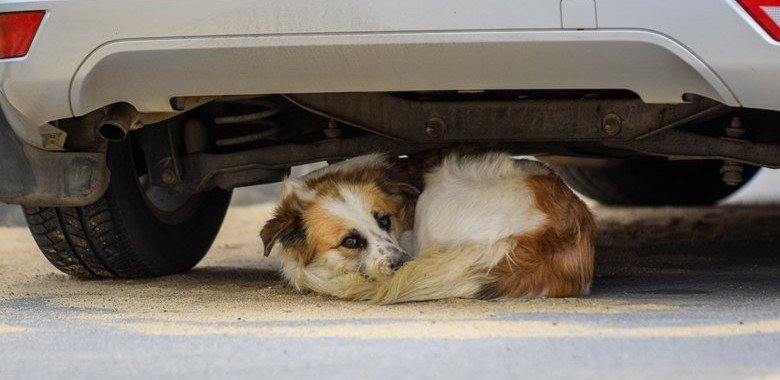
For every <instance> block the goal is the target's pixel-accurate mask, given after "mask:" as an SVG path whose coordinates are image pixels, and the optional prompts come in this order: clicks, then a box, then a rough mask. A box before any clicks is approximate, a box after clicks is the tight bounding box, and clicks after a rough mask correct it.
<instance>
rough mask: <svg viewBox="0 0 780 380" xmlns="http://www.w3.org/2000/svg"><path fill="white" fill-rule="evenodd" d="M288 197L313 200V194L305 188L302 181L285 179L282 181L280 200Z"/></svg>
mask: <svg viewBox="0 0 780 380" xmlns="http://www.w3.org/2000/svg"><path fill="white" fill-rule="evenodd" d="M289 197H295V198H297V199H299V200H304V201H310V200H312V199H313V198H314V193H313V192H312V190H311V189H309V188H308V187H307V186H306V183H305V182H304V181H302V180H300V179H295V178H290V177H287V178H285V179H284V180H282V199H286V198H289Z"/></svg>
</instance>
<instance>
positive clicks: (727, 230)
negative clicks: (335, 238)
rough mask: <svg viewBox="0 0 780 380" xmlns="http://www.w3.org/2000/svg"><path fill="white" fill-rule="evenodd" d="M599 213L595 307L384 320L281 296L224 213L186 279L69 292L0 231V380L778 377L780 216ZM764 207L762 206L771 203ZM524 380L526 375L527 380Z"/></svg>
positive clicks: (454, 309)
mask: <svg viewBox="0 0 780 380" xmlns="http://www.w3.org/2000/svg"><path fill="white" fill-rule="evenodd" d="M767 183H768V185H761V186H759V187H760V189H759V190H760V191H759V192H753V193H749V194H748V195H747V196H738V197H737V198H735V199H734V200H733V201H732V202H730V203H731V204H726V205H723V206H719V207H713V208H687V209H672V208H661V209H607V208H603V207H596V208H595V211H596V215H597V219H598V222H599V226H600V230H601V235H600V238H599V243H598V262H597V273H598V277H597V279H596V281H595V283H594V286H593V295H592V296H590V297H587V298H581V299H543V300H501V301H494V302H486V301H474V300H445V301H437V302H425V303H413V304H403V305H392V306H372V305H367V304H362V303H352V302H344V301H339V300H334V299H331V298H327V297H322V296H317V295H301V294H296V293H295V292H293V291H292V290H290V289H288V288H285V287H284V286H282V284H281V283H280V281H279V278H278V276H277V275H276V273H275V271H274V268H275V266H276V263H275V262H274V261H273V260H271V259H267V258H263V257H262V255H261V254H260V243H259V238H258V236H257V232H258V230H259V228H260V226H261V225H262V224H263V222H264V221H265V220H266V218H267V217H268V216H269V212H270V206H269V205H267V204H261V205H253V206H245V207H233V208H231V210H230V211H229V215H228V217H227V219H226V221H225V225H224V227H223V232H222V233H221V235H220V236H219V237H218V239H217V241H216V242H215V244H214V246H213V248H212V250H211V252H210V253H209V255H208V256H207V257H206V258H205V259H204V261H203V262H202V263H201V264H200V265H199V266H198V267H197V268H196V269H195V270H193V271H192V272H190V273H187V274H183V275H177V276H171V277H167V278H161V279H154V280H132V281H81V280H76V279H72V278H69V277H67V276H65V275H62V274H60V273H58V272H56V271H54V270H53V269H52V267H51V266H50V265H49V264H48V263H47V262H46V261H45V259H44V258H43V256H42V255H41V254H40V253H39V252H38V251H37V248H36V247H35V246H34V243H33V241H32V238H31V237H30V235H29V233H28V232H27V230H26V229H24V228H21V227H7V228H0V239H1V240H0V241H2V245H0V379H11V378H54V377H57V378H80V379H81V378H104V377H106V376H110V377H112V378H139V377H140V378H163V377H171V376H177V377H184V376H187V377H189V378H228V377H229V378H257V377H260V378H263V377H268V378H271V377H273V378H275V379H278V378H294V377H336V376H340V377H342V376H343V377H358V378H389V377H413V378H441V377H444V378H463V379H466V378H468V379H472V378H489V377H496V378H516V377H518V376H529V375H545V376H547V377H553V378H577V377H602V378H626V377H631V378H658V377H664V378H666V377H675V378H764V377H773V376H774V377H777V376H779V375H780V361H778V358H780V255H778V254H777V252H778V249H777V243H778V241H780V234H778V231H780V227H778V226H779V225H780V206H773V205H770V204H767V203H766V201H767V200H768V199H765V198H762V196H759V195H757V194H759V193H760V194H764V193H766V194H771V192H768V191H765V190H767V188H766V186H770V187H774V186H775V185H776V184H778V183H780V182H778V181H769V182H767ZM770 190H771V189H770ZM534 377H535V376H534Z"/></svg>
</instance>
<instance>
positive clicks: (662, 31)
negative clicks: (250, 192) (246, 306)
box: [0, 0, 780, 278]
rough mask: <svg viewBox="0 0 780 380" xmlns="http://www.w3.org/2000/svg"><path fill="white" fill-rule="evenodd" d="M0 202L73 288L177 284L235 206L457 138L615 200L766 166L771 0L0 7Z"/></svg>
mask: <svg viewBox="0 0 780 380" xmlns="http://www.w3.org/2000/svg"><path fill="white" fill-rule="evenodd" d="M0 31H2V35H0V108H2V112H1V113H0V156H1V157H0V178H3V180H2V182H0V201H2V202H5V203H12V204H20V205H22V206H23V208H24V212H25V215H26V218H27V221H28V224H29V227H30V230H31V231H32V234H33V236H34V237H35V240H36V242H37V244H38V245H39V247H40V249H41V251H42V252H43V254H44V255H45V256H46V257H47V258H48V259H49V260H50V261H51V262H52V264H54V266H56V267H57V268H59V269H60V270H62V271H63V272H65V273H68V274H71V275H73V276H78V277H102V278H133V277H151V276H160V275H166V274H172V273H179V272H183V271H186V270H189V269H190V268H192V267H193V266H194V265H195V264H197V263H198V261H199V260H200V259H201V258H202V257H203V255H204V254H205V253H206V252H207V251H208V249H209V246H210V245H211V243H212V241H213V239H214V237H215V236H216V234H217V232H218V231H219V228H220V224H221V222H222V219H223V217H224V215H225V212H226V210H227V208H228V205H229V202H230V197H231V191H232V189H234V188H237V187H241V186H250V185H256V184H263V183H273V182H278V181H280V180H281V179H282V178H283V177H284V176H285V175H287V173H288V172H289V170H290V168H291V167H292V166H295V165H300V164H305V163H310V162H318V161H329V162H333V161H338V160H342V159H345V158H348V157H352V156H356V155H360V154H366V153H370V152H376V151H386V152H390V153H392V154H395V155H398V156H407V157H415V156H420V155H423V154H425V153H426V152H430V151H436V150H447V149H451V148H455V147H460V146H464V145H468V146H470V147H475V148H477V149H497V150H505V151H509V152H512V153H514V154H518V155H531V156H535V157H537V158H538V159H540V160H543V161H546V162H548V163H549V164H550V165H553V166H554V167H556V168H557V170H558V171H559V172H560V173H561V175H562V176H563V177H564V178H565V179H566V180H567V181H568V183H569V184H570V185H571V186H573V187H574V188H575V189H577V190H578V191H580V192H581V193H583V194H584V195H587V196H589V197H592V198H595V199H596V200H598V201H600V202H602V203H605V204H608V205H642V206H653V205H696V204H712V203H715V202H717V201H718V200H720V199H722V198H724V197H726V196H728V195H729V194H731V193H733V192H734V191H735V190H736V189H738V188H739V187H740V186H741V185H742V184H744V183H745V182H746V181H747V180H749V179H750V178H751V177H752V176H753V175H755V173H756V171H757V170H758V169H759V168H760V167H773V168H776V167H780V145H778V144H780V0H699V1H673V0H514V1H502V0H484V1H463V0H429V1H422V2H421V1H414V0H396V1H379V0H330V1H315V0H287V1H281V2H280V1H269V0H235V1H229V2H225V1H211V0H203V1H187V0H168V1H151V0H104V1H87V0H71V1H53V0H52V1H47V0H39V1H30V0H20V1H14V0H11V1H4V2H2V3H0Z"/></svg>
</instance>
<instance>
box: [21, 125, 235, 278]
mask: <svg viewBox="0 0 780 380" xmlns="http://www.w3.org/2000/svg"><path fill="white" fill-rule="evenodd" d="M128 140H129V139H128ZM138 149H139V148H137V147H136V146H134V145H133V144H132V142H130V141H125V142H121V143H112V144H110V145H109V149H108V153H107V154H108V157H107V162H108V167H109V169H110V171H111V181H110V184H109V186H108V190H106V193H105V194H104V195H103V196H102V197H101V198H100V199H99V200H98V201H97V202H95V203H93V204H90V205H87V206H83V207H25V208H24V211H25V216H26V218H27V223H28V225H29V228H30V231H31V232H32V235H33V237H34V238H35V241H36V243H37V244H38V247H40V249H41V251H42V252H43V254H44V255H45V256H46V258H47V259H48V260H49V261H50V262H51V263H52V264H54V266H55V267H57V269H59V270H61V271H63V272H65V273H67V274H70V275H73V276H76V277H84V278H95V277H99V278H100V277H102V278H136V277H155V276H162V275H167V274H173V273H180V272H185V271H187V270H189V269H191V268H192V267H193V266H195V264H197V263H198V262H199V261H200V259H201V258H203V256H204V255H205V254H206V252H207V251H208V249H209V247H210V246H211V243H212V242H213V241H214V238H215V237H216V235H217V232H218V231H219V227H220V225H221V224H222V220H223V218H224V216H225V212H226V211H227V208H228V205H229V203H230V196H231V192H230V191H224V190H219V189H217V190H211V191H208V192H204V193H200V194H196V195H192V196H190V195H183V194H179V193H172V192H170V191H167V190H165V189H162V188H160V187H154V186H150V185H149V183H148V180H147V177H148V176H147V175H146V169H145V162H144V161H143V158H142V157H143V156H142V155H140V156H139V154H138V152H139V151H138ZM134 157H135V159H134ZM136 162H138V163H139V164H138V165H136V164H135V163H136Z"/></svg>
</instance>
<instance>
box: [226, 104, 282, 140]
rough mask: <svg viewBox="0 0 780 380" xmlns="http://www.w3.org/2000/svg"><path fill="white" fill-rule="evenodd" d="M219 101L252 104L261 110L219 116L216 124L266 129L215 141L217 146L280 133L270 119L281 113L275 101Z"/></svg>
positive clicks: (269, 136) (270, 136)
mask: <svg viewBox="0 0 780 380" xmlns="http://www.w3.org/2000/svg"><path fill="white" fill-rule="evenodd" d="M219 102H220V103H225V104H233V105H243V106H250V107H252V108H253V109H259V111H255V112H249V113H244V114H238V115H228V116H218V117H215V118H214V124H216V125H222V126H252V127H264V129H263V130H262V131H260V132H257V133H251V134H247V135H241V136H236V137H226V138H223V139H219V140H217V141H215V144H216V145H217V146H220V147H225V146H231V145H239V144H246V143H250V142H254V141H259V140H265V139H270V138H273V137H275V136H276V135H277V134H278V133H279V126H278V125H277V124H276V123H275V122H273V121H272V120H268V119H269V118H271V117H273V116H275V115H276V114H278V113H279V108H278V107H277V106H276V104H274V103H273V102H269V101H267V100H262V99H257V98H251V99H249V98H235V99H223V100H220V101H219Z"/></svg>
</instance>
